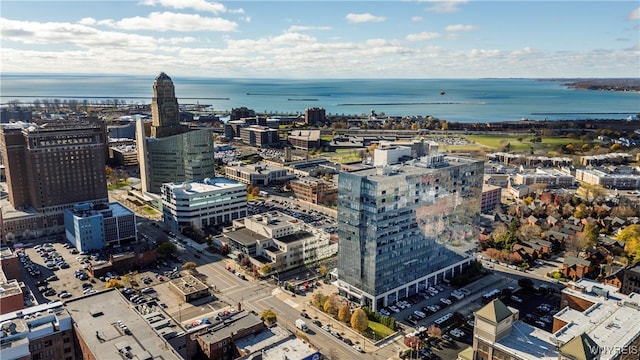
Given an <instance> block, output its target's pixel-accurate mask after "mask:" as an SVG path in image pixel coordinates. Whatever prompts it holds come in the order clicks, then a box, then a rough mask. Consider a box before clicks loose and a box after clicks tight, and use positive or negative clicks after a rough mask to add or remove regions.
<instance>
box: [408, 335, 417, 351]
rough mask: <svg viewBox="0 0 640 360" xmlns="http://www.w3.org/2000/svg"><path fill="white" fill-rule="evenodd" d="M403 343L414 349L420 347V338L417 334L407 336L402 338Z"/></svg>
mask: <svg viewBox="0 0 640 360" xmlns="http://www.w3.org/2000/svg"><path fill="white" fill-rule="evenodd" d="M404 344H405V345H406V346H408V347H410V348H412V349H414V350H418V349H419V348H420V338H419V337H417V336H407V337H405V338H404Z"/></svg>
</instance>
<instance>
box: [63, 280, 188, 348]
mask: <svg viewBox="0 0 640 360" xmlns="http://www.w3.org/2000/svg"><path fill="white" fill-rule="evenodd" d="M65 307H66V308H67V310H68V311H69V313H70V314H72V317H73V320H74V322H75V327H76V329H77V332H78V333H79V334H80V335H81V336H82V338H83V340H84V341H85V343H86V346H87V348H88V349H89V350H90V351H91V352H92V353H93V354H94V355H97V356H99V357H100V358H104V359H120V358H121V354H124V353H125V352H128V354H130V355H131V356H132V357H133V358H135V356H137V357H138V359H140V360H143V359H170V360H174V359H175V360H178V359H181V357H180V356H179V355H178V354H177V353H175V352H173V348H172V347H171V346H170V345H169V344H168V343H167V342H165V341H164V340H163V338H162V337H160V336H158V335H157V333H156V332H155V331H154V329H153V328H152V327H151V326H150V324H149V323H148V322H147V320H146V319H144V318H143V317H142V316H141V314H140V313H138V312H137V311H136V310H135V309H134V308H133V307H132V305H131V303H129V302H128V301H127V300H126V299H125V298H124V297H123V296H122V295H121V294H120V292H118V291H117V290H115V289H114V290H109V291H101V292H98V293H96V294H93V295H91V296H83V297H80V298H77V299H73V300H70V301H68V302H66V303H65ZM123 326H126V328H127V329H128V330H129V331H130V335H127V334H126V333H125V332H124V330H123Z"/></svg>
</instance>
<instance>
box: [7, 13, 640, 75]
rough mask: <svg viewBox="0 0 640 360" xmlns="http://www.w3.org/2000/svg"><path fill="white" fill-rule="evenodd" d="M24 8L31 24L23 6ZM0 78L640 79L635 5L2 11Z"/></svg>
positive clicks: (638, 17) (638, 21)
mask: <svg viewBox="0 0 640 360" xmlns="http://www.w3.org/2000/svg"><path fill="white" fill-rule="evenodd" d="M27 4H28V11H27V8H26V6H27ZM1 6H2V17H1V20H2V21H0V28H1V30H2V39H3V41H2V52H1V54H2V55H0V61H1V65H2V66H1V71H2V73H88V74H131V75H139V74H148V73H149V72H152V73H159V72H161V71H165V72H168V73H171V74H174V75H176V76H203V77H235V78H309V79H311V78H486V77H505V78H506V77H534V78H539V77H594V78H595V77H638V76H639V75H640V67H639V65H638V64H639V60H640V35H639V34H640V31H639V30H640V7H638V3H637V2H635V1H612V2H611V1H606V2H605V1H563V2H555V1H466V0H450V1H437V2H436V1H350V2H318V1H300V2H296V1H278V2H277V1H268V2H258V1H248V2H247V1H228V2H211V1H205V0H190V1H178V0H143V1H90V2H81V1H67V2H63V1H29V2H24V1H3V2H2V5H1Z"/></svg>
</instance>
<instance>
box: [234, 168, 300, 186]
mask: <svg viewBox="0 0 640 360" xmlns="http://www.w3.org/2000/svg"><path fill="white" fill-rule="evenodd" d="M224 176H226V177H228V178H229V179H231V180H235V181H239V182H241V183H245V184H247V185H251V186H261V185H269V184H273V183H277V182H286V181H288V180H290V179H293V178H295V176H294V175H291V174H289V173H288V172H287V170H286V169H285V168H282V167H276V166H274V165H273V164H270V165H268V164H265V163H257V164H253V165H233V166H225V168H224Z"/></svg>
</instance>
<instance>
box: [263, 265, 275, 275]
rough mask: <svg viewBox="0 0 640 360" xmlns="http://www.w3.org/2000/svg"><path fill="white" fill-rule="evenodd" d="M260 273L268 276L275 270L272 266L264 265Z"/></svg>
mask: <svg viewBox="0 0 640 360" xmlns="http://www.w3.org/2000/svg"><path fill="white" fill-rule="evenodd" d="M260 271H261V272H262V273H263V274H265V275H266V274H269V273H271V271H273V269H272V268H271V264H264V265H262V267H261V268H260Z"/></svg>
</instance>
